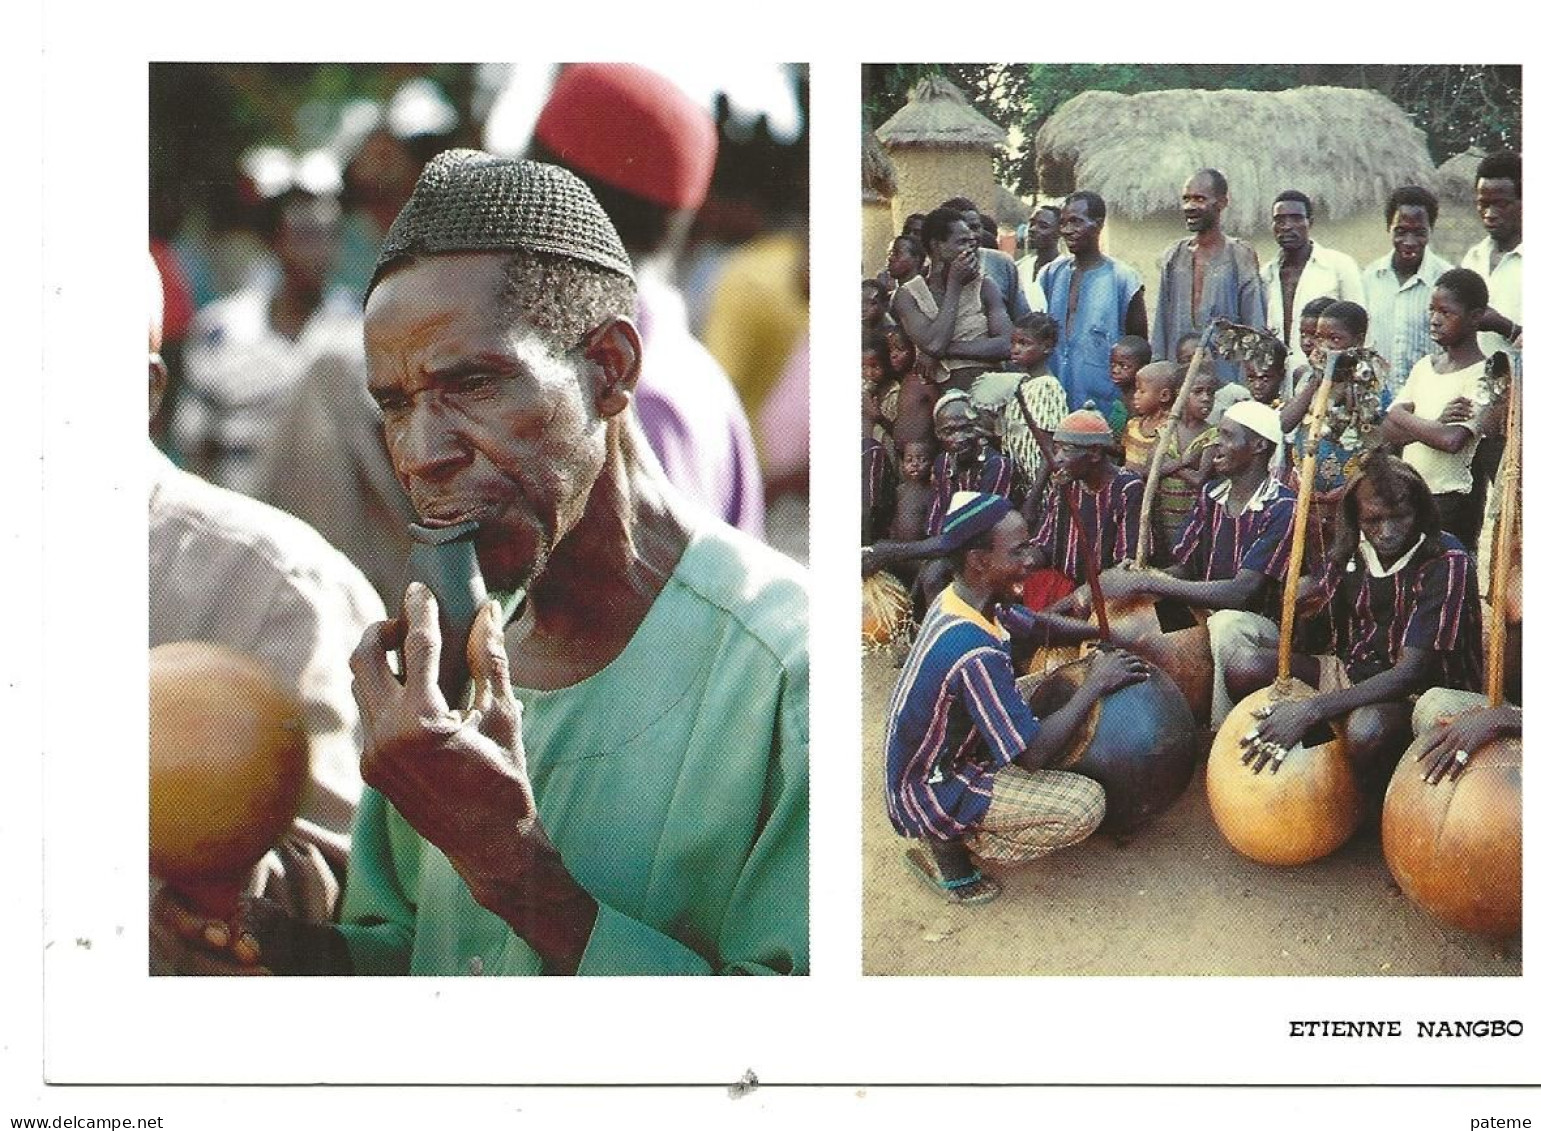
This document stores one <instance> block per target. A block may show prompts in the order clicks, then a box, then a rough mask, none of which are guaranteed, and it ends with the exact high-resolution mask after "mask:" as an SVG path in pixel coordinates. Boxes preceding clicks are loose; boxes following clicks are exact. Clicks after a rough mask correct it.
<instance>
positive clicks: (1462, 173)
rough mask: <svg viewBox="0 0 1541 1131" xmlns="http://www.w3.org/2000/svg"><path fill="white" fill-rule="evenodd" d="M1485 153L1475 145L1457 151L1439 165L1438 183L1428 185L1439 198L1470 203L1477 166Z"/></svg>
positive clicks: (1474, 186) (1475, 182) (1475, 181)
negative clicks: (1462, 150) (1463, 150)
mask: <svg viewBox="0 0 1541 1131" xmlns="http://www.w3.org/2000/svg"><path fill="white" fill-rule="evenodd" d="M1486 156H1487V154H1485V153H1483V152H1482V150H1480V149H1478V148H1477V147H1476V146H1475V145H1474V146H1472V147H1471V148H1469V149H1467V150H1466V151H1465V152H1464V153H1457V154H1456V155H1455V156H1454V157H1452V158H1450V160H1448V161H1446V162H1445V163H1444V164H1443V165H1441V166H1440V167H1439V183H1438V184H1437V185H1429V186H1428V187H1429V188H1430V189H1432V190H1433V191H1434V194H1435V195H1436V196H1438V197H1439V198H1440V199H1441V200H1459V201H1461V202H1463V203H1466V204H1470V203H1471V201H1472V194H1473V193H1474V192H1475V191H1476V184H1477V166H1478V165H1480V164H1482V159H1483V158H1484V157H1486Z"/></svg>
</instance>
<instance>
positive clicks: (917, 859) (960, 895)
mask: <svg viewBox="0 0 1541 1131" xmlns="http://www.w3.org/2000/svg"><path fill="white" fill-rule="evenodd" d="M904 862H905V864H906V865H907V866H908V867H909V869H910V871H911V872H914V873H915V875H916V876H918V877H920V879H922V880H924V881H925V883H926V885H927V886H928V887H930V888H932V889H934V890H935V891H936V892H937V894H939V895H940V896H941V897H942V898H943V899H945V900H947V902H948V903H959V904H964V905H975V904H980V903H989V902H990V901H991V900H992V899H994V898H995V897H996V896H998V895H1000V894H1001V885H1000V884H998V883H996V882H995V881H994V880H992V879H991V878H990V877H989V876H987V875H985V874H984V873H983V872H981V871H980V870H979V869H978V868H975V869H974V870H973V871H972V872H970V873H969V874H968V875H966V876H959V877H958V878H957V879H953V880H944V879H943V878H942V876H941V874H940V873H939V872H938V871H937V870H936V861H935V858H934V857H933V856H932V855H931V854H930V853H929V852H927V851H926V850H925V849H924V848H909V849H906V850H905V853H904Z"/></svg>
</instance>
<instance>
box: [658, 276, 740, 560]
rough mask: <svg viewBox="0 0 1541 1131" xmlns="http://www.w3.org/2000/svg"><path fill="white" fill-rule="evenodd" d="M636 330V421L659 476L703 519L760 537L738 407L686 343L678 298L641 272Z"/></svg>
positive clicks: (692, 342)
mask: <svg viewBox="0 0 1541 1131" xmlns="http://www.w3.org/2000/svg"><path fill="white" fill-rule="evenodd" d="M637 328H638V330H639V331H640V332H641V335H642V348H643V355H642V377H641V379H640V380H639V381H638V382H637V391H636V396H635V405H636V411H637V419H638V421H639V422H640V423H641V425H642V431H643V433H644V434H646V436H647V439H648V443H649V444H650V445H651V446H652V449H653V452H654V454H655V455H657V457H658V462H659V464H660V465H662V467H663V471H664V474H665V475H666V476H668V479H669V482H670V483H672V484H674V486H675V487H677V488H678V489H679V490H680V492H681V493H682V494H683V495H685V496H686V497H687V498H689V499H691V500H692V501H694V502H695V503H697V504H699V505H700V506H701V507H703V508H704V509H705V510H706V511H708V512H709V513H711V514H713V515H715V516H717V517H718V518H721V519H722V520H723V521H724V522H726V523H728V524H730V525H732V526H736V527H738V528H739V529H740V530H742V531H744V532H745V533H746V534H752V535H754V536H755V537H756V538H759V537H762V536H763V535H764V533H765V489H764V485H763V484H762V482H761V478H760V465H759V463H758V461H757V459H756V457H755V450H754V438H753V436H752V435H751V433H750V431H749V421H748V418H747V417H745V415H744V406H743V404H742V402H741V401H740V400H739V399H738V393H737V392H735V391H734V389H733V386H732V384H731V383H730V382H729V381H728V378H727V375H726V374H724V373H723V371H722V366H720V365H718V364H717V361H716V359H714V358H713V357H712V355H711V354H709V353H708V352H707V351H706V347H705V346H703V345H702V344H701V343H700V342H698V341H697V340H696V339H695V338H694V337H692V336H691V334H690V329H689V325H688V323H687V321H686V316H685V303H684V301H683V300H682V299H681V298H680V296H679V293H678V292H677V291H676V290H675V289H674V288H673V287H671V286H669V285H668V284H667V283H665V282H663V281H662V280H660V279H658V278H656V277H651V276H649V275H648V274H647V273H646V272H644V273H642V275H641V277H640V278H639V279H638V281H637Z"/></svg>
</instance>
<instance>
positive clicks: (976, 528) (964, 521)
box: [942, 491, 1014, 553]
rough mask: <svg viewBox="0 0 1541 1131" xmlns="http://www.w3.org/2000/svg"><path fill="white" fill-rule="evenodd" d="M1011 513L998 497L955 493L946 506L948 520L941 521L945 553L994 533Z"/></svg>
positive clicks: (1005, 503) (973, 493) (976, 493)
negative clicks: (992, 531)
mask: <svg viewBox="0 0 1541 1131" xmlns="http://www.w3.org/2000/svg"><path fill="white" fill-rule="evenodd" d="M1013 509H1014V508H1013V507H1012V505H1011V504H1010V503H1009V502H1007V501H1006V500H1005V499H1003V498H1001V496H999V495H982V494H980V493H979V492H977V491H954V492H953V494H952V502H950V503H949V504H948V505H947V517H946V518H944V519H942V541H943V543H944V544H945V545H946V547H947V551H948V552H949V553H951V552H952V551H954V550H956V549H958V547H960V546H962V545H964V544H965V543H967V542H968V541H970V540H971V539H973V538H977V537H978V536H979V535H981V534H986V533H988V532H989V531H991V530H994V529H995V528H996V527H997V526H999V525H1000V522H1001V519H1003V518H1005V517H1006V516H1007V515H1008V514H1010V513H1011V512H1012V510H1013Z"/></svg>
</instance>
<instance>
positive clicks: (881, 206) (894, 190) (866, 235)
mask: <svg viewBox="0 0 1541 1131" xmlns="http://www.w3.org/2000/svg"><path fill="white" fill-rule="evenodd" d="M898 192H899V174H898V172H897V171H895V169H894V163H893V162H892V161H890V160H889V159H888V154H887V152H886V151H885V150H884V149H883V144H882V142H880V141H878V139H877V136H876V135H875V134H873V132H872V131H871V130H867V131H865V132H864V134H863V135H862V139H861V262H862V275H863V277H864V278H870V277H871V276H873V275H876V274H877V273H878V271H880V270H882V267H883V265H884V263H885V262H886V261H887V258H888V244H889V241H890V240H891V239H893V235H894V233H893V211H892V208H891V206H890V204H889V201H891V200H892V199H893V198H894V197H895V196H896V195H897V194H898Z"/></svg>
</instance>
